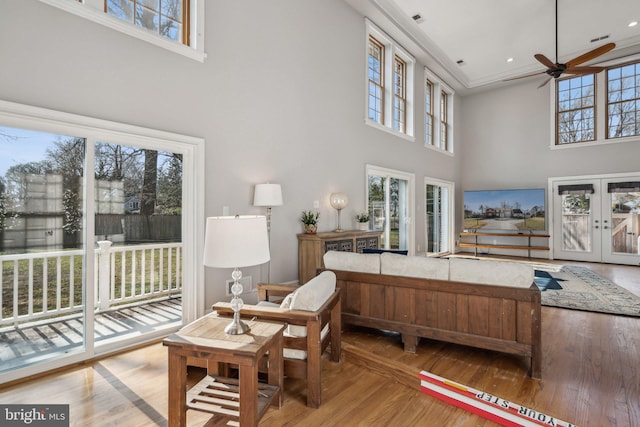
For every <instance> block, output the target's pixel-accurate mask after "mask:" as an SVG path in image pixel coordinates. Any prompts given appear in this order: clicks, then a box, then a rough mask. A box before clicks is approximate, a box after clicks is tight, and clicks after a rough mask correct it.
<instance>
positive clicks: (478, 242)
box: [459, 231, 551, 258]
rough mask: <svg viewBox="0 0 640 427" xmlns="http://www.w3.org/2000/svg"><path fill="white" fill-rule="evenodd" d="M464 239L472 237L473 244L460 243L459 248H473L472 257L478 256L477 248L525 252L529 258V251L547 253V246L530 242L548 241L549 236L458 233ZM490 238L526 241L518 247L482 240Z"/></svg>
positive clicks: (477, 232) (523, 233)
mask: <svg viewBox="0 0 640 427" xmlns="http://www.w3.org/2000/svg"><path fill="white" fill-rule="evenodd" d="M464 237H473V238H474V241H473V242H462V241H461V242H460V244H459V246H460V247H461V248H473V250H474V255H476V256H477V255H478V249H479V248H484V249H491V248H495V249H515V250H523V251H527V256H528V257H529V258H531V251H548V250H549V245H548V244H547V245H545V246H540V245H533V244H532V242H531V240H532V239H548V238H549V237H551V236H549V235H548V234H533V233H531V232H521V233H483V232H479V231H463V232H462V233H460V238H461V239H462V238H464ZM491 237H496V238H497V237H499V238H509V239H515V238H518V239H521V240H524V239H526V242H527V244H526V245H522V244H520V245H519V244H502V243H490V242H487V241H486V240H482V239H483V238H491Z"/></svg>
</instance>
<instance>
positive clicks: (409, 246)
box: [366, 165, 415, 254]
mask: <svg viewBox="0 0 640 427" xmlns="http://www.w3.org/2000/svg"><path fill="white" fill-rule="evenodd" d="M366 173H367V188H366V194H367V202H368V211H369V213H370V214H371V221H372V224H373V227H372V228H373V229H374V230H379V231H382V242H381V243H382V244H381V247H383V248H384V249H400V250H408V251H409V253H411V254H412V253H413V251H414V247H413V237H412V236H413V223H412V217H411V212H414V209H415V202H414V197H413V194H415V191H414V189H415V178H414V175H413V174H409V173H406V172H401V171H395V170H391V169H386V168H380V167H376V166H371V165H367V167H366Z"/></svg>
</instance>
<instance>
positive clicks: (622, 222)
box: [550, 174, 640, 265]
mask: <svg viewBox="0 0 640 427" xmlns="http://www.w3.org/2000/svg"><path fill="white" fill-rule="evenodd" d="M550 184H551V185H550V189H551V191H552V197H551V199H552V203H553V208H552V210H553V257H554V258H557V259H569V260H575V261H591V262H608V263H614V264H629V265H638V264H640V249H639V243H640V219H639V218H640V174H630V175H626V174H625V175H609V176H597V177H590V178H575V179H572V178H567V179H564V178H552V179H550Z"/></svg>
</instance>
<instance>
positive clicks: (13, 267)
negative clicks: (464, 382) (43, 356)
mask: <svg viewBox="0 0 640 427" xmlns="http://www.w3.org/2000/svg"><path fill="white" fill-rule="evenodd" d="M98 246H99V247H98V248H97V249H96V250H95V253H96V256H95V268H94V272H95V274H94V280H93V282H94V286H95V288H94V289H95V291H94V294H95V300H94V308H95V309H99V310H107V309H109V308H111V307H113V306H116V305H120V304H124V303H132V302H136V301H142V300H145V299H150V298H155V297H159V296H163V295H170V294H175V293H179V292H180V291H181V289H182V275H181V272H182V243H179V242H178V243H163V244H143V245H128V246H112V245H111V242H110V241H101V242H98ZM82 259H83V251H82V250H69V251H55V252H37V253H26V254H13V255H1V256H0V308H1V309H0V326H3V325H11V324H13V325H18V324H19V323H23V322H26V321H32V320H37V319H42V318H48V317H56V316H62V315H66V314H70V313H73V312H77V311H81V310H82V308H83V302H82V282H83V280H82V278H83V270H82Z"/></svg>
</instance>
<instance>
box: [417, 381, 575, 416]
mask: <svg viewBox="0 0 640 427" xmlns="http://www.w3.org/2000/svg"><path fill="white" fill-rule="evenodd" d="M420 390H421V391H422V392H423V393H426V394H428V395H430V396H433V397H435V398H438V399H440V400H442V401H443V402H446V403H449V404H451V405H455V406H457V407H459V408H462V409H464V410H467V411H469V412H472V413H474V414H476V415H479V416H481V417H483V418H486V419H488V420H491V421H493V422H495V423H498V424H500V425H503V426H507V427H519V426H525V427H538V426H552V427H577V426H576V425H575V424H571V423H569V422H566V421H562V420H559V419H557V418H554V417H552V416H550V415H547V414H543V413H542V412H538V411H534V410H533V409H529V408H526V407H524V406H522V405H518V404H517V403H513V402H509V401H508V400H504V399H501V398H499V397H497V396H493V395H491V394H489V393H485V392H483V391H479V390H475V389H473V388H471V387H467V386H466V385H462V384H458V383H456V382H453V381H450V380H448V379H446V378H442V377H439V376H437V375H434V374H432V373H430V372H427V371H422V372H420Z"/></svg>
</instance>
